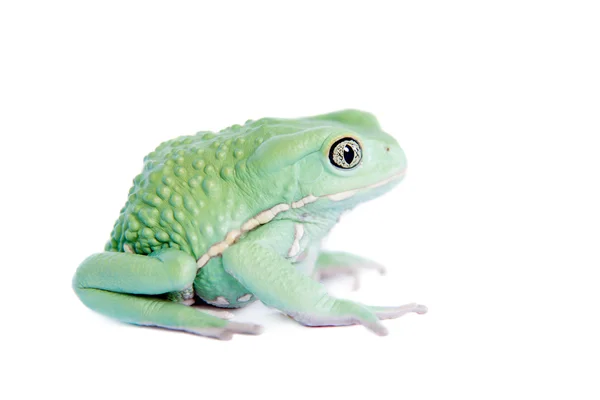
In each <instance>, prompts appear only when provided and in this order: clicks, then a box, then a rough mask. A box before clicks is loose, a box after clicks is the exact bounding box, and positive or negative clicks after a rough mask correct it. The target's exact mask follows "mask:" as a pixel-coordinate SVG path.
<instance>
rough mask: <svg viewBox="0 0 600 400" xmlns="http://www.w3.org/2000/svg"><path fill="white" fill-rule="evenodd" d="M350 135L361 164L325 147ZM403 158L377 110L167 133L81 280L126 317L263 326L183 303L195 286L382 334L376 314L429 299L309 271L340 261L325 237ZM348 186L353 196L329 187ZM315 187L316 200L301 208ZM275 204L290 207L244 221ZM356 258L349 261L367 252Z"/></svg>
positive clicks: (112, 312)
mask: <svg viewBox="0 0 600 400" xmlns="http://www.w3.org/2000/svg"><path fill="white" fill-rule="evenodd" d="M345 137H351V138H353V139H354V140H356V141H357V142H358V143H360V145H361V148H362V161H361V163H360V165H359V166H358V167H356V168H353V169H349V170H344V169H340V168H338V167H336V166H334V165H332V163H331V161H330V160H329V157H328V154H329V149H330V147H331V145H332V143H334V142H335V141H336V140H339V139H340V138H345ZM405 168H406V160H405V157H404V153H403V152H402V149H401V148H400V147H399V146H398V144H397V142H396V141H395V140H394V139H393V138H392V137H391V136H389V135H387V134H386V133H384V132H383V131H382V130H381V129H380V127H379V124H378V123H377V121H376V119H375V118H374V117H373V116H372V115H371V114H368V113H364V112H361V111H355V110H346V111H340V112H337V113H331V114H326V115H321V116H316V117H309V118H301V119H295V120H291V119H272V118H266V119H261V120H258V121H248V122H246V124H245V125H243V126H240V125H234V126H231V127H229V128H227V129H224V130H222V131H221V132H219V133H218V134H215V133H211V132H198V133H197V134H195V135H191V136H182V137H179V138H177V139H173V140H170V141H167V142H164V143H162V144H161V145H160V146H158V148H157V149H156V150H155V151H153V152H152V153H150V154H148V155H147V156H146V158H145V160H144V169H143V171H142V173H141V174H140V175H138V176H137V177H136V178H135V179H134V185H133V187H132V188H131V190H130V191H129V198H128V200H127V203H126V204H125V207H123V209H122V210H121V214H120V216H119V218H118V220H117V222H116V223H115V226H114V229H113V232H112V234H111V239H110V241H109V242H108V243H107V245H106V247H105V250H106V253H101V254H96V255H93V256H91V257H90V258H88V259H87V260H86V261H84V262H83V263H82V264H81V266H80V268H79V269H78V271H77V273H76V276H75V279H74V288H75V290H76V292H77V294H78V295H79V296H80V298H81V299H82V301H83V302H84V303H85V304H86V305H88V306H89V307H90V308H92V309H95V310H97V311H99V312H101V313H103V314H106V315H109V316H112V317H116V318H118V319H120V320H123V321H126V322H131V323H135V324H140V325H157V326H163V327H167V328H173V329H180V330H187V331H190V332H194V333H199V334H203V335H207V336H214V337H219V338H228V337H230V336H231V334H233V333H256V332H257V330H258V328H256V327H255V326H252V325H247V324H239V323H233V322H227V321H222V320H218V319H217V320H218V321H217V320H214V318H215V317H212V316H209V315H208V314H204V313H201V312H200V311H198V310H195V309H192V308H190V307H186V306H185V305H182V304H178V302H180V303H184V302H185V300H186V299H187V300H189V299H190V297H192V296H193V294H194V293H195V296H197V297H199V298H200V299H202V300H204V301H205V302H208V303H209V304H212V305H216V306H220V307H228V308H235V307H241V306H244V305H246V304H249V303H251V302H252V301H254V300H255V299H260V300H262V301H263V302H264V303H266V304H267V305H270V306H273V307H275V308H278V309H280V310H281V311H283V312H284V313H287V314H288V315H290V316H292V317H294V318H296V319H297V320H298V321H299V322H301V323H304V324H306V325H347V324H351V323H362V324H363V325H366V326H367V327H369V328H371V329H372V330H374V331H375V332H376V333H381V334H383V333H384V329H383V327H382V326H381V325H380V323H379V322H378V318H385V317H393V316H398V315H401V314H403V313H405V312H407V310H408V311H417V312H421V313H422V312H424V311H425V308H424V307H423V306H415V307H416V308H415V309H410V310H409V309H408V308H406V307H405V308H398V307H392V308H386V309H382V308H371V309H369V308H368V307H366V306H361V305H357V304H355V303H350V302H346V301H343V300H337V299H333V298H331V297H329V296H328V295H327V293H326V291H325V289H324V288H323V286H322V285H320V284H319V283H318V282H316V281H314V280H313V279H311V278H310V276H311V275H312V274H313V272H314V271H315V268H316V269H318V264H319V263H318V260H319V259H321V260H327V263H328V264H331V263H332V257H326V255H325V254H323V253H322V252H320V248H319V247H320V242H321V240H322V239H323V237H324V236H325V235H326V234H327V233H328V232H329V230H330V229H331V228H332V227H333V226H334V225H335V223H336V222H337V221H338V220H339V217H340V215H341V213H342V212H344V211H346V210H349V209H351V208H353V207H354V206H356V205H357V204H358V203H360V202H363V201H366V200H369V199H371V198H374V197H377V196H379V195H381V194H382V193H384V192H386V191H388V190H389V189H391V188H392V187H393V186H394V185H395V184H397V183H398V182H399V181H400V180H401V178H402V176H403V172H404V170H405ZM347 191H352V193H351V194H350V195H348V196H346V197H347V198H332V197H328V196H329V195H335V194H340V193H344V192H347ZM307 196H309V197H310V198H311V199H312V200H311V201H312V202H310V203H309V202H308V201H307V202H306V203H307V204H303V205H302V206H297V202H298V201H299V200H301V199H303V198H307ZM342 197H344V196H342ZM277 205H287V209H285V210H283V211H281V210H280V211H279V212H277V213H275V214H276V215H274V218H271V219H269V220H268V221H267V222H266V223H263V224H261V225H259V226H256V227H254V228H252V229H246V230H244V229H242V226H244V223H246V222H247V221H249V220H251V219H252V218H253V217H256V216H257V215H259V214H260V213H261V212H264V211H265V210H269V209H272V208H273V207H275V206H277ZM257 218H258V217H257ZM236 231H237V232H238V233H237V234H236V235H234V236H235V238H234V239H227V238H228V236H227V235H228V233H229V234H232V232H236ZM299 232H300V233H299ZM226 239H227V240H226ZM225 242H226V243H227V245H226V246H224V247H222V248H220V251H219V252H218V254H217V255H212V256H211V257H210V258H209V260H208V262H206V263H203V262H199V264H198V266H200V268H199V269H198V267H197V266H196V267H195V265H196V261H199V260H202V259H203V256H204V257H205V258H207V256H206V255H207V253H208V254H209V255H210V254H211V253H210V252H211V246H213V247H214V246H215V245H216V244H218V243H225ZM128 253H134V254H128ZM111 254H112V255H111ZM319 254H320V255H321V257H319ZM344 257H345V258H344V259H343V260H340V261H342V262H348V255H345V256H344ZM356 260H357V261H356V262H354V263H350V264H352V265H351V267H353V268H354V267H356V265H359V264H361V263H363V262H364V261H365V260H363V259H360V258H357V259H356ZM333 264H336V262H335V259H333ZM337 267H339V265H337ZM192 289H193V290H192ZM139 295H144V296H139ZM147 295H151V296H147ZM188 303H189V301H188ZM348 304H350V305H348ZM150 309H152V310H155V309H159V311H153V312H149V311H148V310H150ZM167 309H168V310H171V313H169V312H167V311H165V310H167ZM184 310H187V311H184ZM190 310H192V311H191V313H190ZM393 310H396V311H393ZM399 310H400V311H399ZM184 314H185V315H186V316H185V317H183V315H184ZM396 314H397V315H396ZM198 315H202V317H201V318H200V317H198ZM199 318H200V321H198V319H199ZM194 321H195V322H194Z"/></svg>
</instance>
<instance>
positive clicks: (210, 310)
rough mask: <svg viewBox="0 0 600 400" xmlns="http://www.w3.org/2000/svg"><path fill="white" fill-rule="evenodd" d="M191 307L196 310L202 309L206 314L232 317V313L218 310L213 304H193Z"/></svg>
mask: <svg viewBox="0 0 600 400" xmlns="http://www.w3.org/2000/svg"><path fill="white" fill-rule="evenodd" d="M193 308H195V309H196V310H198V311H202V312H205V313H207V314H210V315H214V316H215V317H217V318H223V319H232V318H233V317H234V315H233V313H230V312H229V311H226V310H219V309H217V308H215V307H213V306H209V305H202V304H199V305H194V307H193Z"/></svg>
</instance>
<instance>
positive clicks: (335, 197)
mask: <svg viewBox="0 0 600 400" xmlns="http://www.w3.org/2000/svg"><path fill="white" fill-rule="evenodd" d="M405 174H406V169H404V170H402V171H400V172H398V173H396V174H394V175H392V176H390V177H388V178H385V179H383V180H381V181H379V182H375V183H372V184H370V185H367V186H363V187H360V188H356V189H350V190H346V191H343V192H339V193H333V194H326V195H322V196H314V195H312V194H309V195H308V196H306V197H303V198H301V199H300V200H298V201H293V202H292V203H291V204H287V203H280V204H277V205H275V206H273V207H271V208H269V209H267V210H264V211H261V212H260V213H258V214H256V215H255V216H254V217H252V218H250V219H249V220H247V221H246V222H244V223H243V224H242V226H241V227H240V229H234V230H232V231H230V232H228V233H227V235H226V236H225V239H224V240H222V241H220V242H218V243H215V244H213V245H212V246H211V247H210V248H209V249H208V251H207V252H206V253H204V254H203V255H202V256H201V257H200V258H199V259H198V260H197V262H196V264H197V266H198V268H202V267H203V266H205V265H206V263H208V261H209V260H210V259H211V258H213V257H217V256H220V255H221V254H223V252H224V251H225V250H226V249H227V248H228V247H229V246H231V245H232V244H234V243H235V242H236V241H237V240H238V239H239V237H240V236H241V235H242V234H245V233H247V232H249V231H251V230H253V229H256V228H257V227H259V226H261V225H264V224H266V223H269V222H270V221H271V220H272V219H273V218H275V217H276V216H277V214H279V213H281V212H284V211H288V210H290V209H292V208H301V207H304V206H305V205H307V204H310V203H314V202H315V201H317V200H319V199H329V200H331V201H342V200H345V199H348V198H350V197H352V196H354V195H355V194H357V193H360V192H364V191H367V190H372V189H376V188H378V187H382V186H385V185H387V184H389V183H392V182H395V181H396V180H400V179H402V178H403V177H404V175H405Z"/></svg>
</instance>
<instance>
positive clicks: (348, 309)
mask: <svg viewBox="0 0 600 400" xmlns="http://www.w3.org/2000/svg"><path fill="white" fill-rule="evenodd" d="M323 305H324V306H325V310H326V312H323V311H320V312H314V311H313V312H302V313H291V314H289V315H290V316H291V317H292V318H294V319H295V320H296V321H298V322H300V323H301V324H303V325H307V326H341V325H363V326H364V327H366V328H367V329H369V330H370V331H372V332H374V333H375V334H377V335H379V336H385V335H387V334H388V331H387V328H386V327H385V326H383V325H382V324H381V322H380V320H383V319H392V318H398V317H401V316H402V315H404V314H407V313H410V312H415V313H417V314H425V313H426V312H427V307H425V306H424V305H421V304H416V303H411V304H405V305H402V306H396V307H378V306H366V305H363V304H360V303H355V302H352V301H349V300H341V299H331V300H330V301H329V304H328V305H325V304H323Z"/></svg>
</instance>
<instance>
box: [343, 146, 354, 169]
mask: <svg viewBox="0 0 600 400" xmlns="http://www.w3.org/2000/svg"><path fill="white" fill-rule="evenodd" d="M344 161H346V162H347V163H348V164H352V161H354V150H353V149H352V147H350V146H348V145H346V146H344Z"/></svg>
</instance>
